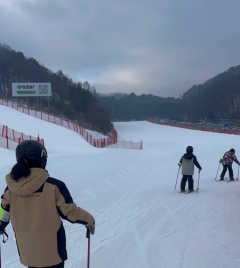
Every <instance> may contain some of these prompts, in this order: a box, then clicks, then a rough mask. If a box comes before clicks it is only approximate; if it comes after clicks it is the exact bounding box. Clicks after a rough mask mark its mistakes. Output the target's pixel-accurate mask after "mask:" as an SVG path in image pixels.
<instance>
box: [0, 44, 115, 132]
mask: <svg viewBox="0 0 240 268" xmlns="http://www.w3.org/2000/svg"><path fill="white" fill-rule="evenodd" d="M12 82H19V83H24V82H32V83H34V82H35V83H37V82H50V83H51V87H52V97H50V98H49V105H48V99H47V97H41V98H40V97H28V98H26V97H25V98H19V97H18V98H17V99H18V101H20V102H24V103H26V102H28V104H29V105H31V106H35V107H38V108H39V109H43V110H46V111H49V112H51V113H53V114H57V115H62V116H63V117H66V118H69V119H71V120H77V121H78V122H79V124H81V125H83V126H84V127H87V128H90V129H93V130H96V131H100V132H103V133H105V134H106V133H108V132H110V131H111V130H112V124H111V121H110V117H109V114H108V113H107V112H106V111H105V110H104V109H103V108H102V107H101V106H100V105H99V103H98V100H97V99H96V98H95V97H94V96H93V94H92V92H94V91H95V89H94V88H93V87H91V86H90V85H89V83H88V82H84V83H74V82H73V81H72V79H71V78H69V76H68V75H66V74H64V73H63V72H62V71H61V70H59V71H57V72H56V73H54V72H53V71H51V70H50V69H48V68H46V67H45V66H43V65H42V64H41V63H39V62H38V61H36V60H35V59H34V58H27V57H25V56H24V55H23V53H22V52H18V51H15V50H13V49H11V48H10V47H9V46H8V45H5V44H0V98H8V99H10V98H12V91H11V83H12Z"/></svg>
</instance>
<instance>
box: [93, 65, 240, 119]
mask: <svg viewBox="0 0 240 268" xmlns="http://www.w3.org/2000/svg"><path fill="white" fill-rule="evenodd" d="M98 98H99V102H100V103H101V105H102V106H103V107H104V108H105V110H107V111H108V112H109V113H110V114H111V117H112V118H113V120H114V119H116V120H131V119H135V120H145V119H146V118H149V117H151V118H153V117H157V118H169V119H172V120H178V121H182V120H187V121H191V122H198V121H199V120H203V119H204V120H207V119H208V120H209V121H217V120H219V119H224V118H225V119H229V118H230V119H232V120H233V119H235V120H238V119H240V66H236V67H231V68H229V69H228V70H227V71H225V72H223V73H220V74H218V75H216V76H215V77H213V78H211V79H209V80H207V81H206V82H204V83H202V84H199V85H193V86H192V87H191V88H190V89H189V90H187V91H186V92H185V93H184V94H183V95H182V97H181V98H162V97H158V96H154V95H152V94H142V95H141V96H136V95H135V94H134V93H131V94H129V95H125V96H122V98H121V99H119V98H115V96H114V94H112V95H111V96H106V95H105V96H104V95H99V96H98Z"/></svg>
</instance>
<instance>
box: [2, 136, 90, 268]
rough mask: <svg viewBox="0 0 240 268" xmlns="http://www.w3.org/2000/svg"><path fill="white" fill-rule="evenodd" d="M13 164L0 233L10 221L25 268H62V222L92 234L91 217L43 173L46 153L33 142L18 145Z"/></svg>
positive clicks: (64, 255)
mask: <svg viewBox="0 0 240 268" xmlns="http://www.w3.org/2000/svg"><path fill="white" fill-rule="evenodd" d="M16 159H17V163H16V164H15V165H14V166H13V168H12V170H11V172H10V174H8V175H7V176H6V182H7V188H6V189H5V191H4V194H3V195H2V203H1V206H0V234H2V232H4V230H5V228H6V226H7V225H8V223H9V221H10V220H11V223H12V227H13V230H14V232H15V236H16V243H17V246H18V252H19V255H20V261H21V263H22V264H23V265H25V266H28V267H29V268H34V267H49V268H50V267H54V268H63V267H64V261H65V260H66V259H67V251H66V236H65V231H64V227H63V223H62V221H61V218H62V219H65V220H68V221H70V222H71V223H80V224H83V225H85V226H86V228H88V229H89V231H90V233H91V234H94V230H95V220H94V218H93V216H92V215H91V214H90V213H88V212H87V211H85V210H83V209H82V208H80V207H77V206H76V204H75V203H74V202H73V199H72V197H71V195H70V193H69V191H68V189H67V187H66V185H65V184H64V183H63V182H62V181H60V180H57V179H54V178H52V177H50V175H49V174H48V172H47V171H46V170H45V167H46V164H47V151H46V149H45V147H44V146H43V145H42V144H40V143H38V142H37V141H33V140H29V141H23V142H21V143H20V144H19V145H18V146H17V148H16Z"/></svg>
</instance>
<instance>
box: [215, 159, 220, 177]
mask: <svg viewBox="0 0 240 268" xmlns="http://www.w3.org/2000/svg"><path fill="white" fill-rule="evenodd" d="M220 165H221V163H219V165H218V169H217V174H216V177H215V181H216V180H217V175H218V171H219V168H220Z"/></svg>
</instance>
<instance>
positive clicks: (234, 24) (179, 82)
mask: <svg viewBox="0 0 240 268" xmlns="http://www.w3.org/2000/svg"><path fill="white" fill-rule="evenodd" d="M239 11H240V2H239V1H238V0H232V1H225V0H218V1H216V0H202V1H192V0H183V1H178V0H168V1H163V0H162V1H161V0H152V1H146V0H138V1H136V0H133V1H127V0H121V1H120V0H115V1H106V0H101V1H100V0H93V1H79V0H68V1H65V0H35V1H34V0H8V1H7V4H6V1H3V0H0V23H1V25H7V27H0V42H1V43H6V44H8V45H10V46H11V47H12V48H13V49H15V50H19V51H22V52H23V53H24V54H25V55H26V56H31V57H34V58H36V59H37V60H38V61H39V62H40V63H42V64H44V65H45V66H46V67H48V68H50V69H52V70H53V71H57V70H58V69H62V70H63V72H64V73H66V74H69V76H70V77H72V78H73V80H74V81H78V80H81V81H85V80H87V81H89V82H90V84H93V85H95V86H96V88H97V91H101V92H106V93H107V92H114V91H115V92H116V91H121V92H135V93H136V94H142V93H152V94H155V95H158V96H175V97H178V96H179V95H181V94H182V93H183V92H184V91H186V90H187V89H189V88H190V87H191V86H192V85H193V84H199V83H203V82H204V81H206V80H207V79H209V78H211V77H212V76H214V75H217V74H218V73H220V72H223V71H225V70H226V69H228V68H229V67H231V66H236V65H239V56H238V55H239V53H238V49H239V46H240V34H239V30H238V25H239V22H238V20H239V19H238V17H239Z"/></svg>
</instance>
